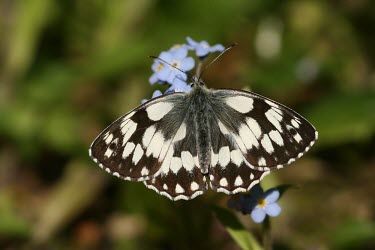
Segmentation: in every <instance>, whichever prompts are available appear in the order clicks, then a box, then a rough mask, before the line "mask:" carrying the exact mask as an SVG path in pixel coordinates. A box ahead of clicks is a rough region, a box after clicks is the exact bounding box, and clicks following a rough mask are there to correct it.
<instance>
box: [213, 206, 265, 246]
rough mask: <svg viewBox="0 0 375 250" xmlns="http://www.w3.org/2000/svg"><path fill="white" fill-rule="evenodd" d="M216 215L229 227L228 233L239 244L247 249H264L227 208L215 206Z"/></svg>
mask: <svg viewBox="0 0 375 250" xmlns="http://www.w3.org/2000/svg"><path fill="white" fill-rule="evenodd" d="M212 210H213V211H214V213H215V215H216V217H217V218H218V219H219V221H220V222H221V223H222V224H223V225H224V227H225V228H226V229H227V231H228V233H229V234H230V235H231V236H232V238H233V239H234V240H235V241H236V242H237V244H238V245H239V246H240V247H241V248H242V249H245V250H261V249H263V248H262V247H261V246H260V245H259V243H258V241H257V240H256V239H255V237H254V236H253V235H252V234H251V233H249V232H248V231H247V230H246V228H245V227H244V226H243V225H242V224H241V223H240V222H239V221H238V219H237V218H236V216H234V215H233V214H232V213H231V212H229V211H228V210H227V209H224V208H221V207H218V206H213V207H212Z"/></svg>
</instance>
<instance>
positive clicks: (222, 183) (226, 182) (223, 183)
mask: <svg viewBox="0 0 375 250" xmlns="http://www.w3.org/2000/svg"><path fill="white" fill-rule="evenodd" d="M219 184H220V186H223V187H226V186H228V181H227V179H226V178H225V177H224V178H221V180H220V182H219Z"/></svg>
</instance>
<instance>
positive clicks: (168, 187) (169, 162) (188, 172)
mask: <svg viewBox="0 0 375 250" xmlns="http://www.w3.org/2000/svg"><path fill="white" fill-rule="evenodd" d="M193 112H194V110H191V109H190V110H189V111H188V112H187V113H186V114H185V118H184V121H183V122H182V123H181V125H180V127H179V129H178V132H177V133H176V135H175V137H174V139H173V141H174V143H173V145H172V146H171V147H170V148H169V149H168V152H167V156H166V157H165V159H164V161H163V165H162V166H161V171H160V174H159V175H158V176H155V177H154V178H153V179H150V180H147V181H145V185H146V186H147V187H148V188H150V189H153V190H155V191H156V192H158V193H159V194H161V195H164V196H167V197H168V198H169V199H172V200H180V199H184V200H189V199H193V198H194V197H196V196H198V195H201V194H203V192H204V191H206V190H207V182H206V176H204V175H203V174H202V170H201V167H200V165H199V160H198V155H197V147H196V145H197V141H196V135H195V130H194V128H193V126H194V121H193Z"/></svg>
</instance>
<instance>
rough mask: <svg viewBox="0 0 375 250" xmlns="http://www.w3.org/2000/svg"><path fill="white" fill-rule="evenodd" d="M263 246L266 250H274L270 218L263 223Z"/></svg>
mask: <svg viewBox="0 0 375 250" xmlns="http://www.w3.org/2000/svg"><path fill="white" fill-rule="evenodd" d="M263 246H264V250H272V237H271V222H270V219H269V217H268V216H266V218H265V219H264V221H263Z"/></svg>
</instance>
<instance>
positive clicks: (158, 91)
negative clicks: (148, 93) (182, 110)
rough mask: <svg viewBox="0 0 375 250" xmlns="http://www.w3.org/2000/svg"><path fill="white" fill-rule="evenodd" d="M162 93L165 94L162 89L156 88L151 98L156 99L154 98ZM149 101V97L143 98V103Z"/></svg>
mask: <svg viewBox="0 0 375 250" xmlns="http://www.w3.org/2000/svg"><path fill="white" fill-rule="evenodd" d="M161 95H163V94H162V93H161V91H160V90H155V91H154V93H153V94H152V97H151V99H154V98H156V97H158V96H161ZM147 101H148V100H147V99H143V100H142V101H141V103H142V104H143V103H145V102H147Z"/></svg>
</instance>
